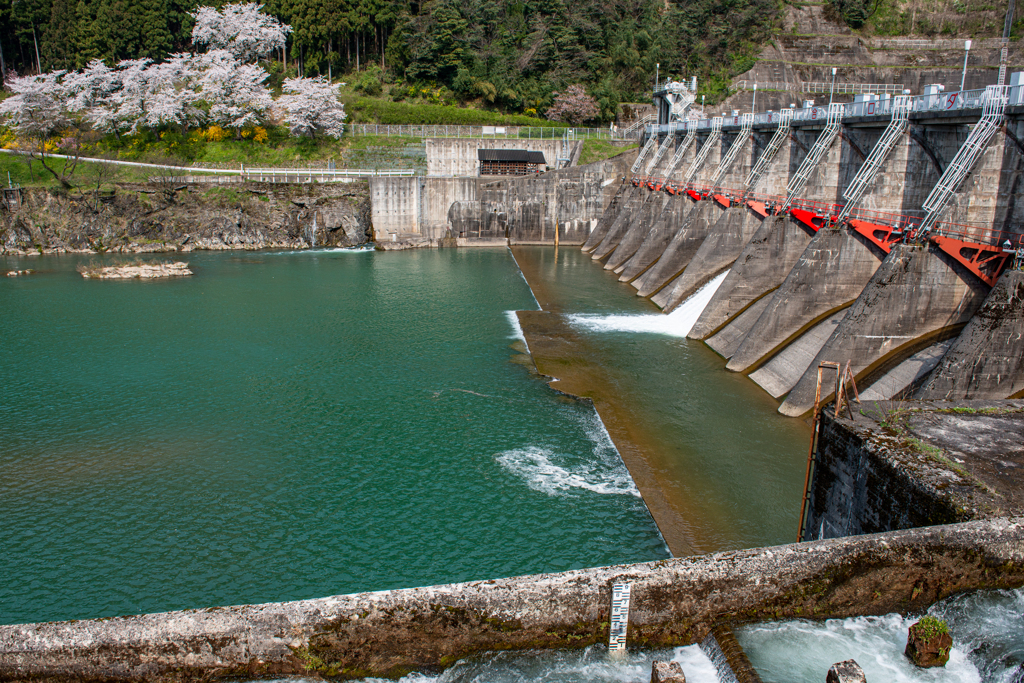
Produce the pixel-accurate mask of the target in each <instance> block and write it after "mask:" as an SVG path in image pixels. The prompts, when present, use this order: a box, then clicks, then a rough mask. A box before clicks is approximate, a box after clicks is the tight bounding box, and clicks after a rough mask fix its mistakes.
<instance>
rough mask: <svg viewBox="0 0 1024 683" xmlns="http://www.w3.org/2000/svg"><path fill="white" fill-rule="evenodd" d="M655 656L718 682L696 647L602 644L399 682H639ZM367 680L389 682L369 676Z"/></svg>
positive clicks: (491, 657) (706, 681) (486, 660)
mask: <svg viewBox="0 0 1024 683" xmlns="http://www.w3.org/2000/svg"><path fill="white" fill-rule="evenodd" d="M654 660H661V661H668V660H671V661H677V662H679V663H680V665H681V666H682V667H683V673H685V674H686V680H687V683H720V680H719V678H718V675H717V673H716V672H715V667H714V665H713V664H712V663H711V660H709V659H708V658H707V657H706V656H705V655H704V653H703V652H701V651H700V648H699V647H697V646H696V645H691V646H688V647H681V648H676V649H675V650H661V651H654V652H652V651H646V652H627V653H626V654H625V655H624V656H623V657H621V658H620V657H616V658H614V659H612V658H611V657H609V656H608V651H607V648H605V647H604V646H603V645H592V646H591V647H588V648H585V649H583V650H527V651H524V652H492V653H487V654H483V655H479V656H475V657H470V658H467V659H463V660H459V661H458V662H456V663H455V665H454V666H452V667H451V668H450V669H448V670H447V671H445V672H444V673H442V674H441V675H440V676H425V675H423V674H419V673H412V674H409V675H408V676H406V677H404V678H402V679H399V680H400V681H401V683H534V682H535V681H542V682H544V683H580V682H581V681H586V682H587V683H636V682H637V681H647V680H650V677H651V664H652V662H653V661H654ZM364 683H386V682H385V681H384V680H383V679H372V678H370V679H366V680H365V682H364Z"/></svg>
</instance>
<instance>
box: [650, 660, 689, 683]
mask: <svg viewBox="0 0 1024 683" xmlns="http://www.w3.org/2000/svg"><path fill="white" fill-rule="evenodd" d="M651 683H686V676H685V675H684V674H683V667H681V666H679V662H654V664H652V665H651Z"/></svg>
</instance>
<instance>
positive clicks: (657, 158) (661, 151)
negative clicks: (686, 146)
mask: <svg viewBox="0 0 1024 683" xmlns="http://www.w3.org/2000/svg"><path fill="white" fill-rule="evenodd" d="M674 134H675V129H674V128H673V127H672V124H671V123H670V124H668V134H667V135H666V136H665V141H664V142H662V143H661V146H659V147H658V151H657V153H656V154H655V155H654V156H653V157H652V158H651V160H650V161H648V162H647V168H645V169H644V175H648V176H649V175H651V171H653V170H654V169H656V168H657V167H658V164H660V163H661V159H662V157H664V156H665V152H667V151H668V148H669V147H671V146H672V142H673V141H674V138H675V135H674Z"/></svg>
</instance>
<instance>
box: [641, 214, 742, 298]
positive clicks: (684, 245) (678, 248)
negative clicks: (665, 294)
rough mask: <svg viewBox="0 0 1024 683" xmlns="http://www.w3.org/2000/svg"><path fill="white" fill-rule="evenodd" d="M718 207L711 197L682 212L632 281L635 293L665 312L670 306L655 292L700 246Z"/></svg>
mask: <svg viewBox="0 0 1024 683" xmlns="http://www.w3.org/2000/svg"><path fill="white" fill-rule="evenodd" d="M680 201H684V202H688V201H689V200H688V199H681V200H680ZM722 211H723V209H722V207H721V206H719V205H718V204H716V203H715V202H714V201H711V200H702V201H700V202H697V204H696V205H694V207H693V208H692V209H690V211H689V212H688V213H687V214H686V218H685V219H684V220H683V222H682V224H681V225H680V226H679V229H678V230H677V231H676V233H675V235H673V236H672V241H670V242H669V243H668V246H667V247H665V251H664V253H663V254H662V255H661V258H659V259H658V262H657V263H656V264H654V266H653V267H652V268H651V269H650V270H648V271H647V273H646V274H645V275H644V276H643V277H641V278H640V279H638V280H637V281H636V282H635V283H633V286H634V287H636V288H637V296H650V297H652V298H651V301H653V302H654V303H656V304H657V305H658V306H661V307H662V308H663V309H664V310H665V312H666V313H668V312H669V311H670V310H671V308H668V307H666V305H665V302H664V301H663V300H659V298H658V297H657V292H658V291H659V290H661V289H662V288H663V287H665V285H667V284H669V283H670V282H672V280H674V279H675V278H676V277H678V276H679V274H680V273H682V272H683V269H684V268H686V266H687V265H688V264H689V263H690V259H692V258H693V255H694V254H696V253H697V250H698V249H700V245H701V244H702V243H703V242H704V239H705V238H706V237H707V236H708V232H709V231H710V230H711V228H712V227H713V226H714V224H715V223H716V222H717V221H718V217H719V216H720V215H721V213H722ZM652 295H654V296H652ZM672 308H674V306H673V307H672Z"/></svg>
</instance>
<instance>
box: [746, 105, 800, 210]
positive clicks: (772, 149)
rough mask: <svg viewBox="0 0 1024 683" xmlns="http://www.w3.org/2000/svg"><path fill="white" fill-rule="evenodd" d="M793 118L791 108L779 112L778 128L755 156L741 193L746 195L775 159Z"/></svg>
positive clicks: (786, 136) (787, 135) (787, 134)
mask: <svg viewBox="0 0 1024 683" xmlns="http://www.w3.org/2000/svg"><path fill="white" fill-rule="evenodd" d="M792 118H793V110H792V109H783V110H782V111H780V112H779V128H778V130H776V131H775V135H773V136H772V139H771V140H770V141H769V142H768V146H767V147H765V148H764V152H763V153H762V154H761V156H759V157H758V158H757V162H756V163H755V164H754V168H752V169H750V173H749V174H748V175H747V179H746V181H745V182H744V183H743V194H744V195H747V194H748V193H749V192H750V191H751V190H753V189H754V187H755V186H756V185H757V183H758V182H759V181H760V180H761V176H763V175H764V174H765V171H767V170H768V167H769V166H771V164H772V161H773V160H774V159H775V155H776V154H778V152H779V150H780V149H781V148H782V143H783V142H785V141H786V138H788V137H789V123H790V121H791V120H792Z"/></svg>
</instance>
